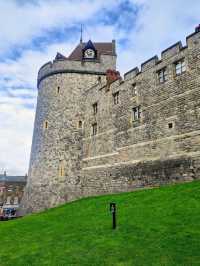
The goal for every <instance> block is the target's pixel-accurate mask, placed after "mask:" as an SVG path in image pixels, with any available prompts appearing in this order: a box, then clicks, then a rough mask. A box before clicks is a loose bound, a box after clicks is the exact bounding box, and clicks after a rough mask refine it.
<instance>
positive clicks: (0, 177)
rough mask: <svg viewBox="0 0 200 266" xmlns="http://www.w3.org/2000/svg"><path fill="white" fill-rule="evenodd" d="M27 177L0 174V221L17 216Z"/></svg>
mask: <svg viewBox="0 0 200 266" xmlns="http://www.w3.org/2000/svg"><path fill="white" fill-rule="evenodd" d="M26 180H27V175H25V176H8V175H7V174H6V172H4V174H0V219H2V218H13V217H16V216H17V210H18V208H19V204H20V202H21V199H22V196H23V193H24V187H25V185H26Z"/></svg>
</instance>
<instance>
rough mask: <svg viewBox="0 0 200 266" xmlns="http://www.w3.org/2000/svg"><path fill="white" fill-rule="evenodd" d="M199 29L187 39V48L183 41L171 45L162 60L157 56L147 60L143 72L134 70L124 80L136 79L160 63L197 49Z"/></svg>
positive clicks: (199, 41)
mask: <svg viewBox="0 0 200 266" xmlns="http://www.w3.org/2000/svg"><path fill="white" fill-rule="evenodd" d="M198 29H199V28H198ZM198 29H197V28H196V30H195V32H194V33H192V34H191V35H189V36H187V37H186V46H183V45H182V42H181V41H179V42H177V43H175V44H173V45H171V46H170V47H168V48H166V49H165V50H163V51H162V52H161V59H159V57H158V56H157V55H155V56H154V57H152V58H150V59H148V60H146V61H145V62H144V63H142V64H141V71H139V68H138V67H135V68H133V69H132V70H130V71H128V72H126V73H125V74H124V80H128V79H130V78H134V77H135V76H136V75H138V74H140V73H143V72H145V71H147V70H149V69H151V68H153V67H155V66H156V65H158V64H160V63H164V62H165V61H166V62H167V60H168V59H170V58H171V57H174V56H178V55H179V54H180V53H181V52H182V51H183V50H185V49H188V50H190V49H195V47H196V46H197V45H199V44H200V30H198Z"/></svg>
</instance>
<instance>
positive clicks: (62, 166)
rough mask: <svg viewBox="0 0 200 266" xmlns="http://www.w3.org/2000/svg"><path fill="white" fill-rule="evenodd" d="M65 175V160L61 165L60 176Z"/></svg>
mask: <svg viewBox="0 0 200 266" xmlns="http://www.w3.org/2000/svg"><path fill="white" fill-rule="evenodd" d="M64 175H65V169H64V165H63V162H61V163H60V165H59V176H60V177H63V176H64Z"/></svg>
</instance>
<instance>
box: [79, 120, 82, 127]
mask: <svg viewBox="0 0 200 266" xmlns="http://www.w3.org/2000/svg"><path fill="white" fill-rule="evenodd" d="M82 127H83V122H82V121H81V120H79V121H78V128H82Z"/></svg>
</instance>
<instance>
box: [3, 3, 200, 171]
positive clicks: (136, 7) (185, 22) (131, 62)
mask: <svg viewBox="0 0 200 266" xmlns="http://www.w3.org/2000/svg"><path fill="white" fill-rule="evenodd" d="M199 11H200V1H199V0H192V1H186V0H167V1H160V0H106V1H104V0H56V1H55V0H8V1H0V25H1V31H0V174H1V172H3V171H5V170H6V171H7V173H8V174H10V175H24V174H25V173H27V172H28V164H29V157H30V150H31V141H32V133H33V124H34V116H35V108H36V100H37V86H36V81H37V72H38V69H39V68H40V67H41V65H43V64H44V63H46V62H47V61H51V60H53V59H54V58H55V55H56V53H57V52H60V53H62V54H63V55H65V56H68V55H69V54H70V52H71V51H72V50H73V48H75V46H76V45H77V44H78V42H79V40H80V27H81V26H80V25H81V24H83V40H84V41H88V40H89V39H91V40H92V41H94V42H95V41H96V42H107V41H108V42H109V41H111V40H112V39H115V40H116V46H117V55H118V59H117V68H118V70H119V71H120V72H121V73H122V74H123V73H125V72H127V71H129V70H130V69H132V68H134V67H136V66H140V65H141V63H142V62H144V61H146V60H148V59H149V58H151V57H152V56H154V55H156V54H157V55H158V56H160V53H161V51H162V50H165V49H166V48H167V47H169V46H171V45H172V44H174V43H176V42H177V41H179V40H181V41H182V43H183V45H185V37H186V36H187V35H189V34H190V33H192V32H194V29H195V27H196V26H197V25H198V24H199V23H200V15H199V14H200V13H199Z"/></svg>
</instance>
